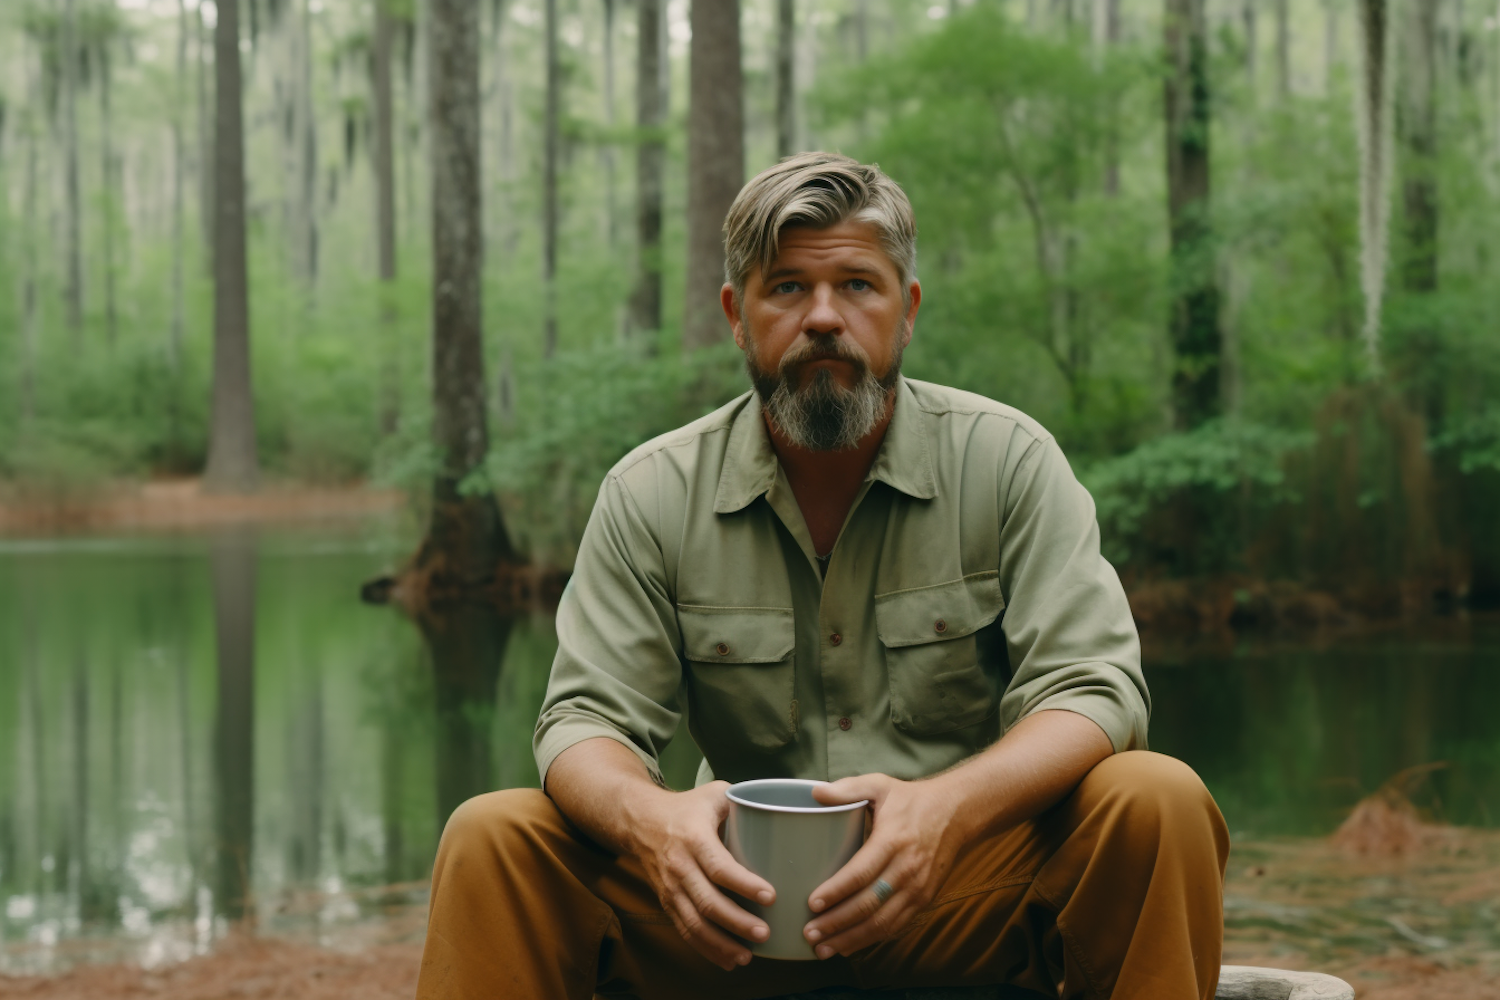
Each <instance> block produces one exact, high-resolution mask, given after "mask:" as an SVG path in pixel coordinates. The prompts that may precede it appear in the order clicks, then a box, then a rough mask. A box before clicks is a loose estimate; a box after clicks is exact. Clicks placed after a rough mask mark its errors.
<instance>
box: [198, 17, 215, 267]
mask: <svg viewBox="0 0 1500 1000" xmlns="http://www.w3.org/2000/svg"><path fill="white" fill-rule="evenodd" d="M193 16H194V20H195V22H196V25H197V33H196V36H195V44H196V45H197V63H198V67H197V68H198V228H199V229H200V230H201V239H202V240H203V259H204V261H205V263H206V264H207V267H208V273H209V274H210V275H213V274H214V273H215V272H214V247H215V245H216V244H217V241H216V240H215V239H214V220H215V218H216V216H217V214H218V209H217V208H216V204H217V199H215V198H214V174H215V172H216V170H217V164H216V161H215V153H214V150H215V149H216V148H217V146H218V144H217V143H216V142H214V120H213V105H212V103H210V101H209V99H208V96H209V95H208V83H209V81H208V43H207V41H206V39H205V35H206V34H207V31H206V29H205V28H204V26H203V4H202V3H201V2H200V3H199V4H198V6H197V8H196V9H195V12H194V15H193Z"/></svg>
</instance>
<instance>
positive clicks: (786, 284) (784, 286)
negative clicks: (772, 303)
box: [776, 281, 797, 295]
mask: <svg viewBox="0 0 1500 1000" xmlns="http://www.w3.org/2000/svg"><path fill="white" fill-rule="evenodd" d="M796 290H797V283H796V282H795V281H783V282H782V283H781V284H779V285H777V286H776V291H777V293H778V294H780V295H790V294H792V293H793V292H795V291H796Z"/></svg>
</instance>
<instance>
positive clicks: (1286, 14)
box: [1276, 0, 1292, 98]
mask: <svg viewBox="0 0 1500 1000" xmlns="http://www.w3.org/2000/svg"><path fill="white" fill-rule="evenodd" d="M1291 2H1292V0H1276V96H1278V97H1282V98H1285V97H1286V96H1287V95H1289V94H1290V93H1291V92H1292V11H1291Z"/></svg>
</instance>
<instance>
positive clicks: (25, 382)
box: [21, 76, 41, 429]
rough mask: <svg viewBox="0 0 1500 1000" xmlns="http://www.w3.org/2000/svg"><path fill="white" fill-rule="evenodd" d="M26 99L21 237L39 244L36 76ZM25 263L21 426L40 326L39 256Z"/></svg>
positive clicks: (30, 399) (26, 417)
mask: <svg viewBox="0 0 1500 1000" xmlns="http://www.w3.org/2000/svg"><path fill="white" fill-rule="evenodd" d="M27 84H28V85H27V102H26V181H25V187H24V188H23V189H22V190H23V191H24V197H23V202H22V204H23V208H22V212H23V213H24V214H23V215H22V223H21V227H22V228H21V232H22V237H23V239H24V240H25V241H26V242H25V245H26V246H28V247H34V246H36V245H37V243H38V239H39V237H38V235H37V231H36V228H37V227H36V203H37V163H36V159H37V157H36V147H37V130H38V118H39V117H40V114H41V113H40V103H41V95H40V91H41V88H40V87H39V86H37V81H36V77H35V76H31V77H30V78H29V79H28V81H27ZM21 256H22V257H23V258H24V260H25V264H24V265H23V267H24V277H23V278H22V284H21V311H22V317H21V338H22V339H21V426H22V427H24V428H28V429H29V428H30V426H31V423H32V421H33V420H34V419H35V418H36V344H37V327H38V325H39V324H40V322H41V309H40V308H39V305H40V304H39V303H38V302H37V255H36V254H34V253H24V254H22V255H21Z"/></svg>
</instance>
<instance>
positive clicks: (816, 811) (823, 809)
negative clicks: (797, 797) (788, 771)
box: [724, 778, 870, 816]
mask: <svg viewBox="0 0 1500 1000" xmlns="http://www.w3.org/2000/svg"><path fill="white" fill-rule="evenodd" d="M827 784H831V782H827V781H818V780H816V779H813V778H751V779H749V780H748V781H736V782H735V783H734V784H732V785H730V786H729V787H728V788H726V789H724V795H725V797H726V798H728V799H729V801H731V802H733V803H735V804H736V805H740V806H744V807H745V808H746V809H760V810H764V811H765V812H779V813H802V814H805V815H809V816H826V815H829V814H831V813H843V812H852V811H853V810H855V809H863V808H865V807H866V806H868V805H869V804H870V800H869V799H860V800H859V801H858V802H846V803H844V804H842V805H836V806H778V805H773V804H771V803H769V802H750V801H747V800H745V799H743V798H741V797H740V796H738V795H736V794H735V790H736V789H739V788H755V787H759V786H762V785H803V786H805V787H809V788H810V787H814V786H816V785H827Z"/></svg>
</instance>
